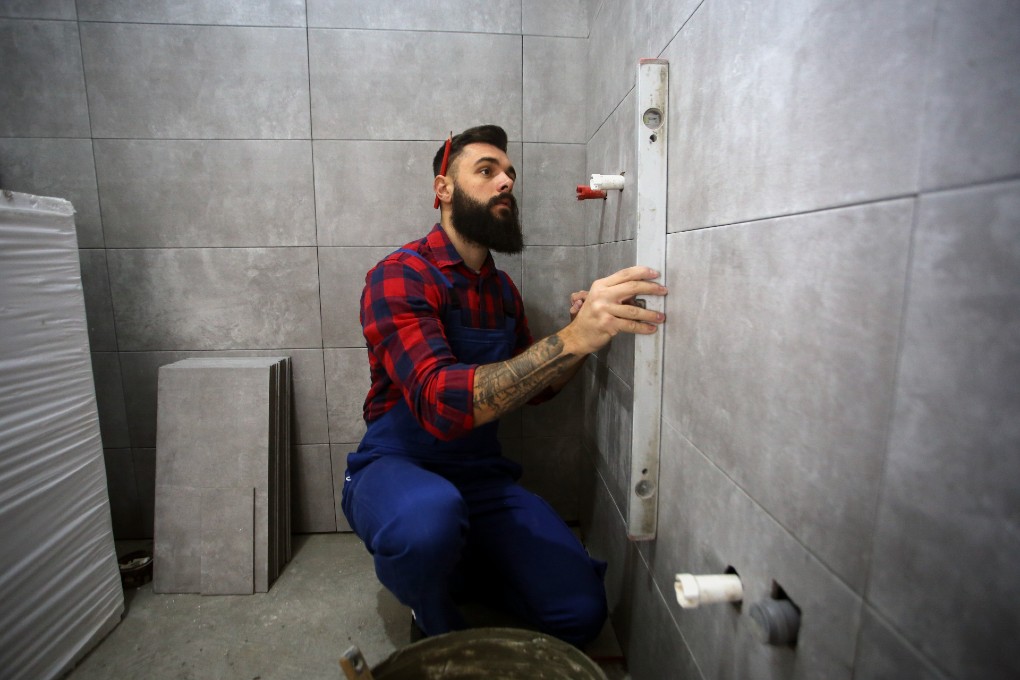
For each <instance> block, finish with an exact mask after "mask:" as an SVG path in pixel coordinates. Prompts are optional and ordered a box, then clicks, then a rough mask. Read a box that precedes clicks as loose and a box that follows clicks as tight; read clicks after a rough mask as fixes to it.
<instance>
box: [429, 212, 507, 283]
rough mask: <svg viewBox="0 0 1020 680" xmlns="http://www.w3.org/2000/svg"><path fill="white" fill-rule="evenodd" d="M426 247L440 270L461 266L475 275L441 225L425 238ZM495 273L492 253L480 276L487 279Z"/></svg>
mask: <svg viewBox="0 0 1020 680" xmlns="http://www.w3.org/2000/svg"><path fill="white" fill-rule="evenodd" d="M425 245H426V246H427V247H428V249H429V251H430V252H429V254H430V255H431V256H432V261H433V262H435V264H436V266H437V267H439V268H440V269H444V268H446V267H456V266H460V267H462V268H463V269H464V271H467V272H471V273H472V274H474V270H472V269H471V268H470V267H468V266H467V264H466V263H465V262H464V258H462V257H461V256H460V253H458V252H457V249H456V248H455V247H454V245H453V241H451V240H450V237H449V236H448V235H447V234H446V231H445V230H444V229H443V228H442V226H440V225H439V223H436V225H435V226H434V227H432V231H430V232H429V234H428V236H426V237H425ZM495 271H496V263H495V262H494V261H493V259H492V253H489V254H488V255H486V256H485V262H483V263H482V268H481V269H480V270H479V272H478V275H479V276H482V277H486V276H489V275H491V274H493V273H495Z"/></svg>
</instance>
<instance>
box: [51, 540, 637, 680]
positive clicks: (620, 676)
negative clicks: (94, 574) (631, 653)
mask: <svg viewBox="0 0 1020 680" xmlns="http://www.w3.org/2000/svg"><path fill="white" fill-rule="evenodd" d="M146 545H147V544H146V543H145V542H118V544H117V550H118V554H124V553H126V552H129V551H131V550H137V549H139V547H146ZM148 547H151V543H149V544H148ZM124 596H125V603H126V610H127V611H126V612H125V614H124V618H123V619H122V620H121V622H120V624H119V625H118V626H117V628H116V629H114V631H113V632H112V633H110V635H109V636H108V637H107V638H106V639H105V640H103V641H102V642H101V643H100V644H99V646H98V647H96V648H95V649H94V650H92V652H91V653H90V654H89V655H88V656H86V657H85V658H84V659H83V660H82V661H81V663H80V664H79V665H78V666H77V667H76V668H75V669H74V670H72V671H71V673H70V674H69V675H68V676H67V677H68V678H69V679H70V680H93V679H94V680H109V679H110V678H140V677H146V678H152V679H155V680H159V679H170V678H173V679H175V680H192V679H194V680H199V679H201V680H205V679H207V678H229V679H234V678H238V679H246V680H277V679H279V680H293V679H295V678H302V679H304V680H317V679H321V680H337V679H339V678H343V677H344V676H343V673H342V671H341V670H340V667H339V661H338V660H339V658H340V655H341V654H342V653H343V652H344V650H346V649H347V648H348V647H350V646H351V645H352V644H356V645H357V646H358V647H359V648H360V649H361V652H362V654H363V655H364V657H365V659H366V660H367V661H368V663H369V664H370V665H375V664H377V663H379V662H380V661H382V660H383V659H384V658H386V657H387V656H388V655H389V654H391V653H392V652H393V651H394V650H396V649H398V648H400V647H403V646H405V645H407V644H409V635H410V620H411V617H410V610H409V609H407V608H406V607H404V606H403V605H401V604H400V603H399V602H397V600H396V598H394V597H393V596H392V595H391V594H390V593H389V592H388V591H386V590H385V589H384V588H383V587H382V586H381V585H380V584H379V582H378V580H376V577H375V571H374V569H373V567H372V558H371V556H370V555H369V554H368V553H367V552H366V551H365V549H364V547H363V546H362V544H361V541H360V540H358V538H357V537H356V536H354V535H353V534H315V535H309V536H295V537H294V556H293V560H292V561H291V562H290V563H289V564H288V565H287V566H286V568H285V569H284V571H283V573H282V574H281V576H280V578H279V580H277V582H276V583H275V584H274V585H273V587H272V588H270V590H269V592H268V593H258V594H255V595H242V596H223V595H219V596H210V595H157V594H155V593H153V592H152V584H151V583H148V584H146V585H144V586H142V587H140V588H137V589H131V590H126V591H125V593H124ZM468 616H469V617H470V616H471V614H470V613H469V614H468ZM484 616H490V617H491V616H492V614H491V613H489V614H486V615H482V616H481V618H479V615H478V614H475V620H476V621H477V622H478V623H481V624H483V625H500V624H502V623H505V621H503V622H501V621H498V620H492V619H490V620H484ZM586 651H587V652H588V653H589V655H591V656H592V657H593V658H595V659H596V660H599V662H600V665H602V667H603V669H604V670H605V672H606V674H607V676H608V677H609V678H611V680H626V679H627V678H628V677H629V676H628V675H627V674H626V671H625V670H624V666H623V664H622V662H620V661H619V656H620V652H619V646H618V645H617V644H616V639H615V636H614V635H613V633H612V629H611V628H610V626H609V625H608V624H607V626H606V628H605V629H604V630H603V634H602V636H601V637H600V638H599V639H598V640H596V641H595V643H593V644H592V645H591V647H590V648H589V649H588V650H586Z"/></svg>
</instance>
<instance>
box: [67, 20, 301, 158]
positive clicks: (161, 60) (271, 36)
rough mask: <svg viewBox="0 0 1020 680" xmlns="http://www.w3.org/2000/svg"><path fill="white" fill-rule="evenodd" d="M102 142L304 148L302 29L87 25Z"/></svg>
mask: <svg viewBox="0 0 1020 680" xmlns="http://www.w3.org/2000/svg"><path fill="white" fill-rule="evenodd" d="M81 37H82V50H83V52H84V60H85V73H86V75H87V77H88V83H89V89H88V94H89V110H90V112H91V116H92V130H93V136H95V137H118V138H140V139H165V138H184V139H194V138H200V139H216V138H228V139H239V138H240V139H245V138H247V139H307V138H308V137H309V136H310V130H309V115H308V53H307V49H306V39H305V31H304V30H303V29H297V28H236V27H220V26H170V25H166V26H152V25H140V24H106V23H102V24H82V25H81Z"/></svg>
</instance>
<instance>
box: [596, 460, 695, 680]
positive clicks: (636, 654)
mask: <svg viewBox="0 0 1020 680" xmlns="http://www.w3.org/2000/svg"><path fill="white" fill-rule="evenodd" d="M594 499H595V500H594V506H595V511H594V515H593V518H592V523H591V527H590V532H589V533H588V534H587V535H586V540H585V545H586V546H587V547H588V549H589V551H590V552H591V554H592V555H593V556H594V557H596V558H599V559H603V560H606V561H607V562H608V563H609V568H608V569H607V571H606V595H607V598H608V600H609V610H610V617H611V619H612V622H613V628H614V631H615V632H616V635H617V638H618V639H619V640H620V644H621V646H622V647H623V651H624V654H625V655H626V657H627V670H628V671H629V675H628V677H633V678H635V679H636V680H637V679H642V678H647V679H648V680H653V679H654V680H660V679H662V680H664V679H666V678H669V679H670V680H672V679H674V678H677V679H680V678H682V679H683V680H703V679H704V678H705V677H706V676H705V675H703V673H702V670H701V669H700V668H699V667H698V664H697V663H696V662H695V660H694V657H692V656H691V652H690V649H688V647H687V643H686V642H685V641H684V638H683V635H682V634H681V632H680V631H679V629H678V628H677V624H676V621H675V620H674V618H673V617H672V615H671V614H670V605H668V604H667V599H668V598H670V597H673V595H672V588H669V589H667V592H666V593H663V592H662V590H660V588H659V586H658V584H657V583H656V582H655V580H654V579H652V578H651V577H650V575H649V573H648V565H647V564H646V563H645V562H644V560H643V558H642V556H641V555H640V553H639V551H638V549H637V544H635V543H632V542H630V541H628V540H627V525H626V522H625V521H624V519H623V516H622V515H621V514H620V511H619V509H618V508H617V506H616V504H615V503H614V501H613V498H612V496H611V495H610V493H609V490H608V488H607V487H606V486H605V484H603V483H602V480H601V479H596V489H595V496H594ZM708 678H709V679H710V680H712V679H714V678H715V675H714V674H712V675H709V676H708Z"/></svg>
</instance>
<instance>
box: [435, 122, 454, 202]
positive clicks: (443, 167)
mask: <svg viewBox="0 0 1020 680" xmlns="http://www.w3.org/2000/svg"><path fill="white" fill-rule="evenodd" d="M451 144H453V133H452V132H451V133H450V136H449V137H447V138H446V148H445V149H443V164H442V165H441V166H439V174H440V175H443V176H444V177H445V176H446V164H447V163H448V162H449V161H450V145H451ZM432 207H433V208H438V207H439V195H438V194H436V201H435V203H433V204H432Z"/></svg>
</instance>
